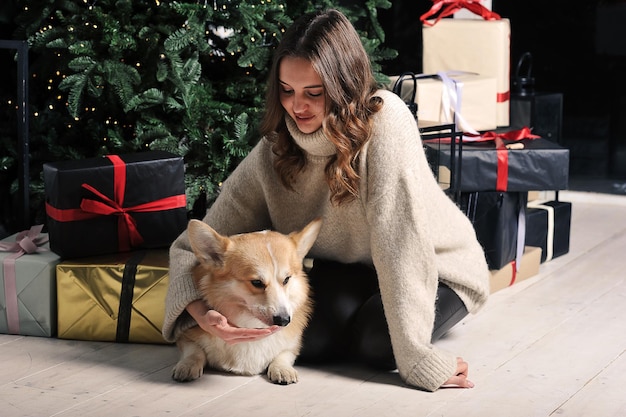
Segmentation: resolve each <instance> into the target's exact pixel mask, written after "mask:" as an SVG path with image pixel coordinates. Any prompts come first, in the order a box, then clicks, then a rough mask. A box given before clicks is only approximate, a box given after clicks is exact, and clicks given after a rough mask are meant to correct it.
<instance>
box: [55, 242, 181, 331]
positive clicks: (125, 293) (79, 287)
mask: <svg viewBox="0 0 626 417" xmlns="http://www.w3.org/2000/svg"><path fill="white" fill-rule="evenodd" d="M56 272H57V305H58V337H59V338H61V339H76V340H94V341H105V342H133V343H165V340H164V339H163V336H162V335H161V328H162V326H163V317H164V314H165V308H164V305H165V295H166V293H167V286H168V280H169V270H168V254H167V250H147V251H133V252H126V253H118V254H111V255H103V256H98V257H90V258H82V259H78V260H71V261H62V262H61V263H59V264H58V265H57V267H56Z"/></svg>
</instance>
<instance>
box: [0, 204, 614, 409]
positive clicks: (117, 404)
mask: <svg viewBox="0 0 626 417" xmlns="http://www.w3.org/2000/svg"><path fill="white" fill-rule="evenodd" d="M561 200H564V201H571V202H572V203H573V220H572V235H571V246H570V253H569V254H567V255H564V256H562V257H559V258H556V259H554V260H552V261H550V262H548V263H545V264H543V265H542V267H541V270H540V274H539V275H538V276H536V277H534V278H531V279H529V280H527V281H524V282H521V283H518V284H516V285H515V286H513V287H510V288H507V289H505V290H502V291H500V292H497V293H495V294H494V295H493V296H492V297H491V299H490V301H489V303H488V305H487V306H486V307H485V308H484V309H483V310H482V311H481V312H480V313H479V314H478V315H475V316H471V317H468V318H467V319H466V320H464V321H463V322H462V323H460V324H459V325H458V326H457V327H455V328H454V329H453V330H452V331H451V332H450V333H449V334H448V336H447V337H446V338H444V339H443V340H441V341H440V342H438V345H439V346H441V347H442V348H446V349H449V350H450V351H452V352H455V353H458V354H461V355H462V356H464V357H465V358H466V359H467V360H468V362H469V363H470V366H471V373H470V376H471V380H472V381H474V382H475V384H476V387H475V388H473V389H470V390H461V389H443V390H439V391H438V392H435V393H426V392H422V391H419V390H415V389H412V388H409V387H406V386H404V385H403V384H402V383H401V381H400V379H399V377H398V375H397V374H395V373H383V374H381V373H376V372H373V371H370V370H367V369H360V368H354V367H348V366H336V367H327V368H304V367H300V368H299V372H300V382H299V383H297V384H295V385H291V386H276V385H272V384H271V383H269V382H268V381H267V380H266V379H265V378H264V377H262V376H258V377H240V376H232V375H224V374H215V373H209V374H205V376H204V377H203V378H202V379H200V380H198V381H196V382H193V383H187V384H178V383H175V382H173V381H172V380H171V379H170V371H171V368H172V366H173V365H174V363H175V362H176V360H177V356H178V353H177V351H176V348H175V347H172V346H150V345H123V344H107V343H96V342H78V341H67V340H54V339H45V338H32V337H31V338H29V337H20V336H8V335H0V366H1V370H0V416H2V417H17V416H29V417H44V416H62V417H69V416H80V417H87V416H107V417H108V416H115V417H126V416H150V417H157V416H172V417H173V416H189V417H191V416H228V417H238V416H255V417H256V416H281V417H289V416H329V417H335V416H338V417H347V416H358V417H365V416H372V417H374V416H376V417H378V416H394V417H395V416H454V415H462V416H464V417H471V416H477V417H478V416H480V417H485V416H505V417H513V416H520V417H529V416H559V417H560V416H594V417H596V416H598V417H606V416H620V417H621V416H626V354H625V352H626V280H625V277H626V196H610V195H604V194H590V193H577V192H562V193H561Z"/></svg>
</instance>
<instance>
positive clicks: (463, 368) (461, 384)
mask: <svg viewBox="0 0 626 417" xmlns="http://www.w3.org/2000/svg"><path fill="white" fill-rule="evenodd" d="M468 371H469V365H468V363H467V362H465V361H464V360H463V358H456V373H455V374H454V375H453V376H451V377H450V378H448V380H447V381H446V382H444V383H443V385H442V386H441V387H442V388H450V387H458V388H474V383H473V382H472V381H470V380H469V379H467V373H468Z"/></svg>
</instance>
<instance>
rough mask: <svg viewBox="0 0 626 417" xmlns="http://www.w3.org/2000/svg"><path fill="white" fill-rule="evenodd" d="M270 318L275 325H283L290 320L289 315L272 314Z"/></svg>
mask: <svg viewBox="0 0 626 417" xmlns="http://www.w3.org/2000/svg"><path fill="white" fill-rule="evenodd" d="M272 320H273V322H274V324H275V325H276V326H282V327H285V326H286V325H288V324H289V322H290V321H291V317H289V316H273V317H272Z"/></svg>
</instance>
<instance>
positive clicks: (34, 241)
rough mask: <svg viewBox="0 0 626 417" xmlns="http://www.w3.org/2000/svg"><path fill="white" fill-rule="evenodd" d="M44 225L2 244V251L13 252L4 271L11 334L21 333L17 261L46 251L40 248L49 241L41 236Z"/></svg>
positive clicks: (8, 324)
mask: <svg viewBox="0 0 626 417" xmlns="http://www.w3.org/2000/svg"><path fill="white" fill-rule="evenodd" d="M42 228H43V225H37V226H33V227H31V228H30V230H24V231H23V232H20V233H18V234H17V236H16V237H15V242H8V243H7V242H0V250H1V251H5V252H13V253H11V254H10V255H8V256H7V257H6V258H4V261H3V262H2V269H3V271H4V299H5V304H6V315H7V330H8V333H9V334H19V333H20V318H19V307H18V302H17V277H16V274H15V261H16V260H17V259H18V258H19V257H21V256H22V255H25V254H32V253H35V252H42V251H45V250H46V249H44V248H40V247H39V246H40V245H43V244H44V243H46V242H47V241H48V238H47V237H46V236H44V235H42V234H41V230H42Z"/></svg>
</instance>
